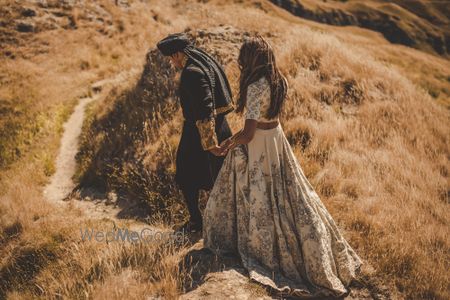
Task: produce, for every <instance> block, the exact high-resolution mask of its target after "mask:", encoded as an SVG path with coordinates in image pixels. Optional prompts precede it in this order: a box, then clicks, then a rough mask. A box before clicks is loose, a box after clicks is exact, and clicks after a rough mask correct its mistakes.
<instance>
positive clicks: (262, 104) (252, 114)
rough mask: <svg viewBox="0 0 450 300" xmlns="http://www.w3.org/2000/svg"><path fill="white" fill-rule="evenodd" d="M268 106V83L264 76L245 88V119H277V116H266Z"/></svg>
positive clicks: (259, 120) (270, 120)
mask: <svg viewBox="0 0 450 300" xmlns="http://www.w3.org/2000/svg"><path fill="white" fill-rule="evenodd" d="M269 107H270V85H269V82H268V81H267V79H266V78H265V77H261V79H259V80H257V81H255V82H253V83H252V84H250V85H249V86H248V88H247V103H246V105H245V108H246V111H245V119H252V120H257V121H258V122H273V121H276V120H278V116H276V117H275V118H273V119H268V118H266V117H265V116H266V114H267V111H268V110H269Z"/></svg>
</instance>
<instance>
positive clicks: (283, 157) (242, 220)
mask: <svg viewBox="0 0 450 300" xmlns="http://www.w3.org/2000/svg"><path fill="white" fill-rule="evenodd" d="M239 66H240V68H241V76H240V95H239V99H238V103H237V109H236V111H237V112H243V111H245V119H246V120H245V125H244V128H243V129H242V130H241V131H240V132H238V133H237V134H235V135H234V136H232V137H231V138H230V139H228V140H226V141H225V142H224V143H223V144H222V148H223V149H225V150H226V149H229V152H228V155H227V157H226V159H225V161H224V164H223V166H222V169H221V171H220V173H219V175H218V178H217V180H216V183H215V185H214V187H213V189H212V191H211V194H210V198H209V200H208V203H207V205H206V209H205V216H204V231H203V238H204V243H205V246H206V247H207V248H210V249H212V250H213V251H216V253H224V252H232V253H238V254H239V256H240V258H241V260H242V264H243V266H244V267H245V268H246V269H247V270H248V272H249V276H250V278H251V279H253V280H255V281H257V282H259V283H261V284H263V285H264V286H267V287H270V288H273V289H275V291H278V292H280V293H282V294H283V295H291V296H314V297H324V296H335V297H340V296H343V295H345V294H347V293H348V291H347V288H346V287H348V285H349V284H350V282H351V281H352V279H353V278H355V276H356V273H357V272H358V271H359V269H360V266H361V265H362V261H361V259H360V258H359V257H358V255H357V254H356V253H355V252H354V250H353V249H352V248H351V247H350V245H349V244H348V243H347V242H346V240H345V239H344V238H343V237H342V235H341V233H340V231H339V229H338V228H337V226H336V224H335V222H334V221H333V219H332V217H331V216H330V214H329V212H328V211H327V209H326V208H325V206H324V205H323V204H322V202H321V201H320V199H319V197H318V195H317V194H316V192H315V191H314V189H313V188H312V186H311V184H310V183H309V182H308V180H307V179H306V177H305V175H304V174H303V171H302V169H301V167H300V165H299V163H298V162H297V160H296V158H295V156H294V154H293V152H292V149H291V147H290V145H289V143H288V141H287V139H286V137H285V135H284V133H283V130H282V128H281V126H280V124H279V120H278V115H279V113H280V110H281V107H282V105H283V102H284V100H285V98H286V94H287V82H286V79H285V78H284V77H283V76H282V75H281V73H280V71H279V70H278V68H277V66H276V64H275V57H274V54H273V51H272V49H271V47H270V46H269V44H268V43H267V42H266V41H265V40H264V39H263V38H261V37H254V38H251V39H249V40H247V41H246V42H244V44H243V45H242V47H241V50H240V54H239Z"/></svg>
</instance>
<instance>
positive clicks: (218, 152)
mask: <svg viewBox="0 0 450 300" xmlns="http://www.w3.org/2000/svg"><path fill="white" fill-rule="evenodd" d="M224 150H225V149H223V148H222V147H220V146H215V147H214V148H211V149H209V151H210V152H211V153H212V154H214V155H215V156H224V155H225V154H227V152H226V151H224Z"/></svg>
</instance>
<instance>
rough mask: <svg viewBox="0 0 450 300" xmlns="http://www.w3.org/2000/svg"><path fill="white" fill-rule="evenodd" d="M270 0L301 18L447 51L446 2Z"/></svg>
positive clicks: (449, 36)
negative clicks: (378, 33)
mask: <svg viewBox="0 0 450 300" xmlns="http://www.w3.org/2000/svg"><path fill="white" fill-rule="evenodd" d="M271 1H272V2H273V3H275V4H277V5H279V6H280V7H283V8H285V9H287V10H288V11H290V12H292V13H293V14H294V15H296V16H299V17H302V18H305V19H309V20H313V21H317V22H322V23H327V24H331V25H340V26H344V25H352V26H360V27H363V28H368V29H372V30H374V31H378V32H380V33H382V34H383V35H384V37H385V38H386V39H387V40H389V41H390V42H392V43H398V44H402V45H406V46H410V47H415V48H418V49H421V50H425V51H429V52H434V53H438V54H440V55H448V54H449V51H450V20H449V15H450V8H449V5H448V3H446V1H423V0H395V1H387V0H370V1H367V0H364V1H361V0H350V1H342V0H330V1H320V0H271Z"/></svg>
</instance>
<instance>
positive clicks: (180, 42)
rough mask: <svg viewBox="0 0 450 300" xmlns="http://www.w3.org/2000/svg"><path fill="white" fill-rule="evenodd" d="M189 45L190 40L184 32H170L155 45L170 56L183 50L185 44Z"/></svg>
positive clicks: (165, 54)
mask: <svg viewBox="0 0 450 300" xmlns="http://www.w3.org/2000/svg"><path fill="white" fill-rule="evenodd" d="M190 45H191V41H190V40H189V38H188V36H187V35H186V34H184V33H174V34H170V35H168V36H167V37H165V38H164V39H162V40H161V41H159V42H158V44H157V45H156V47H158V49H159V51H161V53H162V54H163V55H164V56H170V55H172V54H175V53H177V52H180V51H183V50H184V49H185V48H186V47H187V46H190Z"/></svg>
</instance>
